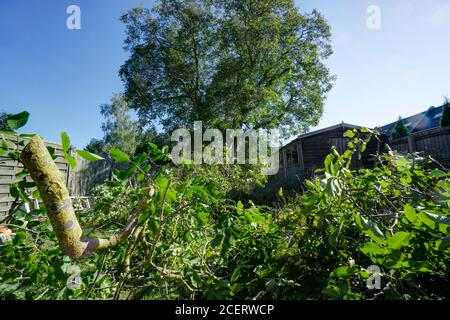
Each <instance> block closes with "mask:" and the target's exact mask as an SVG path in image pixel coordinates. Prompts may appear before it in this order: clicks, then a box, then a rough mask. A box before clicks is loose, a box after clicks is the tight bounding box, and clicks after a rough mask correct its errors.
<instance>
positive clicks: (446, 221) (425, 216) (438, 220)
mask: <svg viewBox="0 0 450 320" xmlns="http://www.w3.org/2000/svg"><path fill="white" fill-rule="evenodd" d="M419 219H420V221H421V222H422V223H424V224H425V225H427V226H428V227H430V228H432V229H435V230H439V231H440V232H444V233H446V232H448V229H449V227H450V218H449V217H445V216H441V215H438V214H434V213H430V212H421V213H420V215H419Z"/></svg>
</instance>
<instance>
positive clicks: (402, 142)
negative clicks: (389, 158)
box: [390, 126, 450, 168]
mask: <svg viewBox="0 0 450 320" xmlns="http://www.w3.org/2000/svg"><path fill="white" fill-rule="evenodd" d="M390 145H391V147H392V149H394V150H397V151H400V152H423V153H424V154H425V155H429V156H432V157H433V158H434V159H436V160H437V161H439V162H440V163H441V164H443V165H444V166H446V167H447V168H449V167H450V126H449V127H444V128H432V129H428V130H424V131H421V132H416V133H413V134H411V135H409V136H408V137H404V138H400V139H396V140H391V141H390Z"/></svg>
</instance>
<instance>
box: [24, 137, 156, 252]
mask: <svg viewBox="0 0 450 320" xmlns="http://www.w3.org/2000/svg"><path fill="white" fill-rule="evenodd" d="M21 159H22V162H23V164H24V166H25V168H26V169H27V170H28V171H29V172H30V175H31V178H32V179H33V181H34V182H35V184H36V185H37V187H38V190H39V192H40V195H41V197H42V200H43V202H44V204H45V208H46V210H47V215H48V217H49V220H50V222H51V224H52V227H53V230H54V231H55V233H56V236H57V238H58V241H59V245H60V247H61V249H62V251H63V252H64V254H66V255H67V256H69V257H70V258H72V259H82V258H85V257H88V256H90V255H91V254H92V253H93V252H95V251H97V250H100V249H105V248H108V247H112V246H115V245H117V244H119V243H121V242H123V241H125V240H126V239H127V238H128V236H129V235H130V234H131V233H132V232H133V230H134V229H135V227H136V225H137V221H138V218H139V216H140V215H141V214H142V213H143V212H145V211H146V210H147V208H148V198H146V197H143V199H142V200H141V202H140V203H139V204H138V206H137V208H135V210H133V212H132V213H131V215H130V217H129V220H128V222H127V224H126V225H125V226H124V227H123V228H122V229H121V230H120V231H119V232H118V233H117V234H114V235H112V236H111V237H109V238H89V237H87V236H85V235H84V234H83V230H82V228H81V226H80V224H79V222H78V219H77V217H76V215H75V210H74V209H73V206H72V201H71V199H70V195H69V191H68V190H67V187H66V184H65V179H64V175H63V173H62V172H61V171H60V170H59V169H58V167H57V166H56V164H55V162H54V161H53V159H52V157H51V155H50V153H49V152H48V150H47V147H46V146H45V144H44V141H43V140H42V139H41V138H40V137H39V136H34V137H33V138H32V139H31V141H30V142H29V143H28V144H27V146H26V147H25V148H24V149H23V151H22V155H21Z"/></svg>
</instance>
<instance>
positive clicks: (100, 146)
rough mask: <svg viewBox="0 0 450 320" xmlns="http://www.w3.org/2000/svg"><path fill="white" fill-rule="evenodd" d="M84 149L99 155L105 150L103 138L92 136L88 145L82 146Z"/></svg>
mask: <svg viewBox="0 0 450 320" xmlns="http://www.w3.org/2000/svg"><path fill="white" fill-rule="evenodd" d="M84 150H87V151H89V152H92V153H95V154H98V155H101V154H103V153H105V152H106V151H107V150H106V148H105V141H104V140H103V139H95V138H92V139H91V141H89V143H88V145H87V146H86V147H84Z"/></svg>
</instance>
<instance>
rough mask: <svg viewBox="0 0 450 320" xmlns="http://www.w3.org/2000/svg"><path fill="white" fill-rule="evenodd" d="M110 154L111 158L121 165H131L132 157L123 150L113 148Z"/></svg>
mask: <svg viewBox="0 0 450 320" xmlns="http://www.w3.org/2000/svg"><path fill="white" fill-rule="evenodd" d="M109 154H110V155H111V157H112V158H113V159H114V160H115V161H117V162H120V163H130V162H131V160H130V157H129V156H128V155H127V154H126V153H125V152H123V151H122V150H120V149H119V148H111V150H109Z"/></svg>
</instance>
